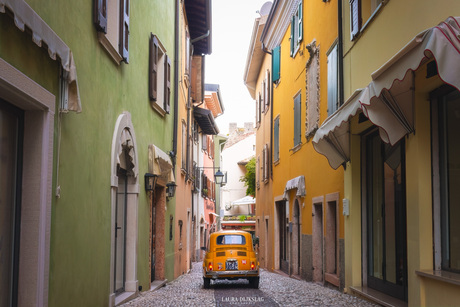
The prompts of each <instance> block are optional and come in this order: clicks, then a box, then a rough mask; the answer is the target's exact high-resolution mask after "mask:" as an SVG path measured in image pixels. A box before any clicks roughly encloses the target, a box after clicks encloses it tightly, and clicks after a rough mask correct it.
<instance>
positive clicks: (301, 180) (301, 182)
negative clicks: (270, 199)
mask: <svg viewBox="0 0 460 307" xmlns="http://www.w3.org/2000/svg"><path fill="white" fill-rule="evenodd" d="M293 189H297V192H296V194H295V195H296V196H299V197H303V196H305V195H307V192H306V191H305V177H304V176H303V175H302V176H299V177H295V178H293V179H291V180H288V182H287V183H286V187H285V188H284V195H283V199H289V191H290V190H293Z"/></svg>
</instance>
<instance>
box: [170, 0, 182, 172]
mask: <svg viewBox="0 0 460 307" xmlns="http://www.w3.org/2000/svg"><path fill="white" fill-rule="evenodd" d="M180 1H181V0H176V12H175V15H176V16H175V29H174V122H173V125H174V126H173V149H172V152H170V153H169V155H170V156H171V158H172V163H173V171H174V173H175V172H176V155H177V120H178V117H179V110H178V108H179V65H178V58H179V9H180Z"/></svg>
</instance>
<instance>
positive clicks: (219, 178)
mask: <svg viewBox="0 0 460 307" xmlns="http://www.w3.org/2000/svg"><path fill="white" fill-rule="evenodd" d="M224 177H225V175H224V173H222V172H221V171H220V169H219V170H217V172H216V173H215V174H214V178H215V179H216V184H222V181H223V180H224Z"/></svg>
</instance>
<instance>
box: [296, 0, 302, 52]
mask: <svg viewBox="0 0 460 307" xmlns="http://www.w3.org/2000/svg"><path fill="white" fill-rule="evenodd" d="M302 15H303V12H302V1H300V4H299V11H298V16H299V20H298V21H297V27H298V29H299V34H298V36H297V43H300V42H301V41H302V38H303V29H302V27H303V21H302V19H303V17H302Z"/></svg>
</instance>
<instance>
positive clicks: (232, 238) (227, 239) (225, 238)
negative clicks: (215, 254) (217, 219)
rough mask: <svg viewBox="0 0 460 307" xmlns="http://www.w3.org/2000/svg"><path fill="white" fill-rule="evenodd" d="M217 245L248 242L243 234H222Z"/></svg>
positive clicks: (217, 240)
mask: <svg viewBox="0 0 460 307" xmlns="http://www.w3.org/2000/svg"><path fill="white" fill-rule="evenodd" d="M216 243H217V245H232V244H239V245H244V244H246V238H245V237H244V236H241V235H221V236H218V237H217V239H216Z"/></svg>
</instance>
